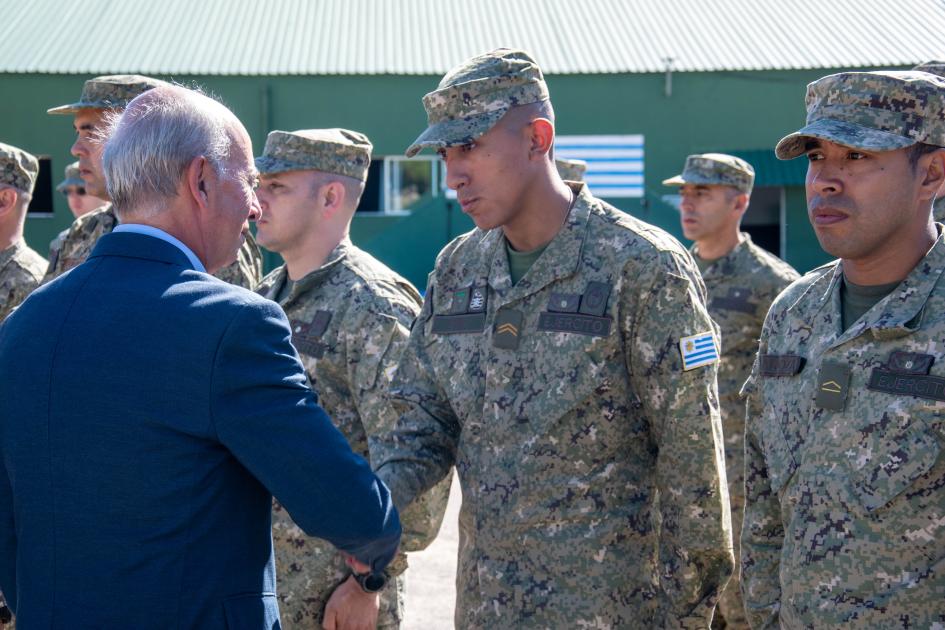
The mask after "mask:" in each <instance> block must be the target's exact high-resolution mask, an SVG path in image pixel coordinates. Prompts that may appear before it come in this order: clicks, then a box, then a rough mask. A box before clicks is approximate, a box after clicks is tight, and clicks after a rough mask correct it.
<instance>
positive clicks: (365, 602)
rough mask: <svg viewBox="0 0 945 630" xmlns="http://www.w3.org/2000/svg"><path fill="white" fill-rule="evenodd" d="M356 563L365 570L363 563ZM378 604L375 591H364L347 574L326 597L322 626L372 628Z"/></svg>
mask: <svg viewBox="0 0 945 630" xmlns="http://www.w3.org/2000/svg"><path fill="white" fill-rule="evenodd" d="M355 562H357V561H355ZM358 564H359V565H360V566H361V567H364V568H365V571H366V570H367V567H366V566H365V565H363V564H361V563H358ZM380 605H381V598H380V596H379V595H378V594H377V593H365V592H364V591H363V590H362V589H361V585H360V584H358V582H357V581H356V580H355V579H354V576H353V575H351V576H348V579H347V580H345V581H344V582H342V583H341V584H340V585H339V586H338V588H336V589H335V592H334V593H332V594H331V597H330V598H329V599H328V605H327V606H325V620H324V621H323V622H322V627H323V628H324V629H325V630H374V629H375V628H376V627H377V611H378V609H379V608H380Z"/></svg>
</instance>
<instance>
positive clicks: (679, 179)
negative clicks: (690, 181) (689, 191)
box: [663, 175, 686, 186]
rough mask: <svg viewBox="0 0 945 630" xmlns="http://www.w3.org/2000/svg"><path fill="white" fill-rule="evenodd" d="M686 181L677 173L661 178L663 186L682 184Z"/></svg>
mask: <svg viewBox="0 0 945 630" xmlns="http://www.w3.org/2000/svg"><path fill="white" fill-rule="evenodd" d="M685 183H686V180H684V179H683V178H682V175H677V176H676V177H670V178H669V179H664V180H663V185H664V186H682V185H683V184H685Z"/></svg>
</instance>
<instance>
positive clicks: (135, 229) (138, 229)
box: [112, 223, 207, 273]
mask: <svg viewBox="0 0 945 630" xmlns="http://www.w3.org/2000/svg"><path fill="white" fill-rule="evenodd" d="M112 232H130V233H132V234H144V235H145V236H153V237H154V238H159V239H161V240H162V241H164V242H166V243H170V244H171V245H173V246H174V247H176V248H177V249H179V250H180V251H182V252H184V256H187V260H189V261H190V264H191V265H193V267H194V269H196V270H197V271H202V272H204V273H207V268H206V267H204V266H203V263H202V262H200V259H199V258H197V255H196V254H195V253H194V252H193V251H191V249H190V248H189V247H187V246H186V245H184V244H183V243H182V242H180V240H179V239H177V238H174V237H173V236H171V235H170V234H168V233H167V232H165V231H164V230H162V229H159V228H156V227H152V226H150V225H141V224H140V223H121V224H119V225H118V226H116V227H115V229H114V230H112Z"/></svg>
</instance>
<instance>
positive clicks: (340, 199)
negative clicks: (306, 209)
mask: <svg viewBox="0 0 945 630" xmlns="http://www.w3.org/2000/svg"><path fill="white" fill-rule="evenodd" d="M346 197H347V191H346V190H345V187H344V184H342V183H341V182H339V181H333V182H328V183H327V184H325V185H324V186H322V191H321V195H320V196H319V198H320V199H321V201H322V214H324V216H325V218H326V219H330V218H332V217H333V216H335V215H336V214H338V212H339V211H340V210H341V209H342V208H344V206H345V198H346Z"/></svg>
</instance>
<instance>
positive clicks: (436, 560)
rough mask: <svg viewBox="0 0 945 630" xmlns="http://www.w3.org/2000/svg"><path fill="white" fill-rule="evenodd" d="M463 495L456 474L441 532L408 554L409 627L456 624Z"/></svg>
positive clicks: (444, 629) (440, 628)
mask: <svg viewBox="0 0 945 630" xmlns="http://www.w3.org/2000/svg"><path fill="white" fill-rule="evenodd" d="M460 498H461V497H460V490H459V481H457V479H456V476H455V475H454V476H453V487H452V489H451V490H450V502H449V506H448V507H447V508H446V516H445V517H444V518H443V525H442V526H441V527H440V533H439V535H438V536H437V537H436V540H434V541H433V543H432V544H431V545H430V546H429V547H427V548H426V549H424V550H423V551H419V552H417V553H411V554H408V560H409V562H410V570H409V571H408V573H407V606H406V608H407V623H406V626H405V630H449V629H450V628H452V627H453V605H454V603H455V602H456V547H457V545H458V544H459V533H458V530H457V518H458V517H459V504H460Z"/></svg>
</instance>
